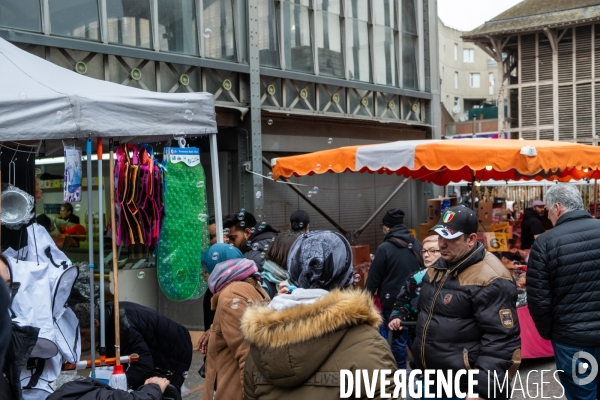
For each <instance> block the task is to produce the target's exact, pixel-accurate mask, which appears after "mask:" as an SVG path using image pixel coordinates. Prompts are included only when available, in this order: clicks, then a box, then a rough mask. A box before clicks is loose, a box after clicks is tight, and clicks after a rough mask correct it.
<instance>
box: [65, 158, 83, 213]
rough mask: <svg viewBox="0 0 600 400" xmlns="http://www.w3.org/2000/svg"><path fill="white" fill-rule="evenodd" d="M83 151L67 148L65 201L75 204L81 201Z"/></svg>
mask: <svg viewBox="0 0 600 400" xmlns="http://www.w3.org/2000/svg"><path fill="white" fill-rule="evenodd" d="M82 175H83V173H82V166H81V149H79V148H77V147H65V181H64V193H63V201H65V202H67V203H75V202H80V201H81V177H82Z"/></svg>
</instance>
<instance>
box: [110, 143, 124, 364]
mask: <svg viewBox="0 0 600 400" xmlns="http://www.w3.org/2000/svg"><path fill="white" fill-rule="evenodd" d="M109 180H110V181H109V184H110V185H109V187H110V226H111V228H112V266H113V282H114V288H115V306H114V310H115V311H114V313H115V358H116V365H121V358H120V357H121V330H120V320H119V265H118V260H117V226H116V225H115V223H116V217H115V163H114V153H113V148H112V145H111V146H110V174H109Z"/></svg>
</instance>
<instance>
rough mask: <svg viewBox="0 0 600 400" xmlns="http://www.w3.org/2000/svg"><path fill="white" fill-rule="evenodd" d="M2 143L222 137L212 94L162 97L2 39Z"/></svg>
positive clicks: (0, 49)
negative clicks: (72, 67) (80, 70)
mask: <svg viewBox="0 0 600 400" xmlns="http://www.w3.org/2000/svg"><path fill="white" fill-rule="evenodd" d="M0 71H2V74H1V75H0V87H1V88H2V90H0V109H1V110H2V112H0V141H9V140H27V139H34V140H45V139H67V138H84V137H128V136H177V135H181V136H183V135H186V136H189V135H201V134H209V133H217V122H216V118H215V109H214V107H215V106H214V98H213V95H212V94H210V93H176V94H173V93H157V92H151V91H148V90H142V89H136V88H133V87H129V86H124V85H119V84H116V83H112V82H106V81H101V80H98V79H94V78H90V77H86V76H83V75H80V74H78V73H76V72H74V71H70V70H67V69H65V68H62V67H60V66H58V65H55V64H52V63H51V62H48V61H46V60H44V59H42V58H40V57H37V56H35V55H33V54H30V53H28V52H26V51H24V50H21V49H19V48H18V47H16V46H14V45H12V44H10V43H9V42H7V41H5V40H3V39H0Z"/></svg>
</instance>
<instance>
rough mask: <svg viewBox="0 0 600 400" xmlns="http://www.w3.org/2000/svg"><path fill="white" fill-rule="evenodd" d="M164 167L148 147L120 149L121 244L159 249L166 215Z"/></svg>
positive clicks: (118, 209)
mask: <svg viewBox="0 0 600 400" xmlns="http://www.w3.org/2000/svg"><path fill="white" fill-rule="evenodd" d="M161 192H162V191H161V171H160V166H159V165H158V163H157V162H156V160H155V159H154V151H153V150H152V148H151V147H150V146H148V145H145V144H142V145H141V146H140V147H139V148H138V147H136V146H134V145H132V144H123V145H120V146H119V147H118V149H117V163H116V167H115V208H116V216H117V223H116V225H117V243H119V244H123V245H125V246H129V245H144V246H147V247H150V248H154V247H156V245H157V244H158V237H159V234H160V225H161V220H162V216H163V204H162V193H161Z"/></svg>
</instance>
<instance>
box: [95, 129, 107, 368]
mask: <svg viewBox="0 0 600 400" xmlns="http://www.w3.org/2000/svg"><path fill="white" fill-rule="evenodd" d="M96 147H97V149H96V153H97V154H98V260H99V263H100V265H99V266H100V360H102V361H104V360H106V341H105V337H106V321H105V318H104V207H103V204H104V198H103V197H104V184H103V183H104V173H103V172H102V138H98V142H97V146H96Z"/></svg>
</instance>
